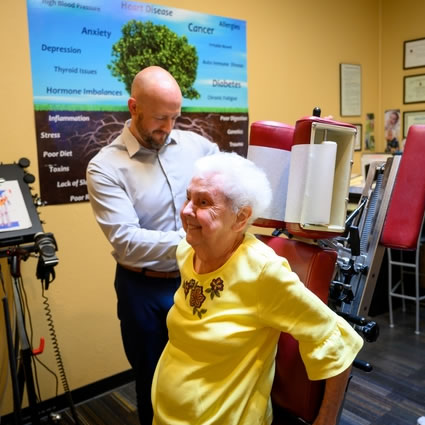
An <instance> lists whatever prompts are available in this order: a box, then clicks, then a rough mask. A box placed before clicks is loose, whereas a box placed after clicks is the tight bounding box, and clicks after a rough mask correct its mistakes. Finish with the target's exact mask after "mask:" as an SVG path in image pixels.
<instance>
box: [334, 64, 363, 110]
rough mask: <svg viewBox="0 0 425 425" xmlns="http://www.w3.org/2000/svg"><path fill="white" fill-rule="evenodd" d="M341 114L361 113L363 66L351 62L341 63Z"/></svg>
mask: <svg viewBox="0 0 425 425" xmlns="http://www.w3.org/2000/svg"><path fill="white" fill-rule="evenodd" d="M339 71H340V97H341V104H340V108H341V111H340V112H341V116H343V117H356V116H360V115H361V110H362V108H361V106H362V95H361V93H362V75H361V66H360V65H354V64H349V63H341V64H340V68H339Z"/></svg>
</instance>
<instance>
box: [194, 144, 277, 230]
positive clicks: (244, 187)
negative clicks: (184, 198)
mask: <svg viewBox="0 0 425 425" xmlns="http://www.w3.org/2000/svg"><path fill="white" fill-rule="evenodd" d="M215 175H219V176H221V179H220V180H221V181H222V183H221V184H220V190H221V191H222V192H223V194H224V195H225V196H226V197H227V198H228V199H229V201H230V203H231V206H232V209H233V211H234V212H235V213H237V212H238V211H239V210H240V209H241V208H242V207H245V206H250V207H251V208H252V215H251V217H250V220H249V223H248V224H250V223H252V222H253V221H254V220H256V219H257V218H259V217H261V216H262V214H263V213H264V212H265V211H266V209H267V208H268V207H269V205H270V202H271V200H272V191H271V187H270V183H269V180H268V178H267V176H266V174H265V173H264V171H263V170H262V169H261V168H259V167H257V165H255V164H254V163H253V162H252V161H250V160H248V159H246V158H244V157H242V156H240V155H238V154H237V153H235V152H219V153H216V154H214V155H208V156H204V157H202V158H199V159H198V160H197V161H196V162H195V165H194V174H193V177H199V178H208V177H211V176H215Z"/></svg>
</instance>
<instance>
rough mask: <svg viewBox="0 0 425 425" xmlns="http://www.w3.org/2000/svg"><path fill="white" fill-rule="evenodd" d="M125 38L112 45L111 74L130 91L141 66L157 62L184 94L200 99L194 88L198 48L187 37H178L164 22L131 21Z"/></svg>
mask: <svg viewBox="0 0 425 425" xmlns="http://www.w3.org/2000/svg"><path fill="white" fill-rule="evenodd" d="M121 32H122V37H121V38H120V40H118V41H117V42H116V43H115V44H114V45H113V46H112V56H113V60H112V63H111V64H108V65H107V67H108V69H110V70H111V72H112V75H113V76H114V77H117V78H118V80H119V81H122V82H123V83H124V84H125V88H126V90H127V92H128V93H130V91H131V82H132V81H133V78H134V76H135V75H136V74H137V73H138V72H139V71H140V70H142V69H144V68H146V67H148V66H152V65H157V66H161V67H162V68H164V69H166V70H167V71H168V72H170V74H172V75H173V76H174V78H175V79H176V81H177V82H178V83H179V85H180V88H181V91H182V94H183V97H185V98H187V99H199V97H200V94H199V93H198V92H197V91H196V90H195V89H194V88H193V84H194V82H195V80H196V72H197V68H198V54H197V52H196V48H195V47H194V46H191V45H190V44H189V43H188V40H187V38H186V37H185V36H182V37H179V36H178V35H177V34H176V33H174V32H173V31H171V30H170V29H169V28H168V27H167V26H165V25H155V24H153V23H152V22H150V21H148V22H144V23H143V22H140V21H136V20H131V21H128V22H127V23H126V24H125V25H124V26H123V28H122V30H121Z"/></svg>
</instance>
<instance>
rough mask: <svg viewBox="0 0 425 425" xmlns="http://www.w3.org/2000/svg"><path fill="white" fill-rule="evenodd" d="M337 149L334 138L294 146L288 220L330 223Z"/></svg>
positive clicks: (290, 175) (287, 205)
mask: <svg viewBox="0 0 425 425" xmlns="http://www.w3.org/2000/svg"><path fill="white" fill-rule="evenodd" d="M336 149H337V144H336V143H335V142H331V141H325V142H323V143H321V144H302V145H295V146H293V147H292V155H291V166H290V170H289V180H288V181H289V182H288V196H287V200H286V214H285V221H287V222H289V223H300V224H301V225H303V224H313V225H314V224H315V225H328V224H329V221H330V215H331V208H332V193H333V181H334V176H335V159H336Z"/></svg>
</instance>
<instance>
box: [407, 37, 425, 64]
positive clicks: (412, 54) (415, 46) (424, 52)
mask: <svg viewBox="0 0 425 425" xmlns="http://www.w3.org/2000/svg"><path fill="white" fill-rule="evenodd" d="M422 66H425V38H418V39H416V40H408V41H405V42H404V63H403V69H410V68H420V67H422Z"/></svg>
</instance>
